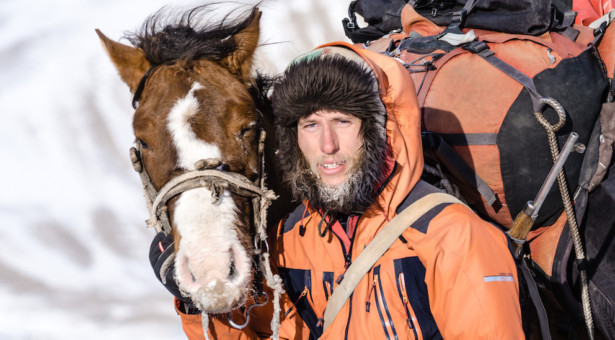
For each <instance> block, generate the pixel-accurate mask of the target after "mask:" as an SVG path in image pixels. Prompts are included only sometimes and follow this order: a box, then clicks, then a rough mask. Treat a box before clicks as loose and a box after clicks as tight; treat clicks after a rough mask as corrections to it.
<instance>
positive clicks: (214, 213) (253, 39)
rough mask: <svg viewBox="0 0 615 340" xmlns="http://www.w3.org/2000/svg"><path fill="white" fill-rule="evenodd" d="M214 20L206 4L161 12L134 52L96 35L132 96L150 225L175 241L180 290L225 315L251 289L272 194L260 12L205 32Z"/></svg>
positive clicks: (136, 39) (136, 154) (136, 153)
mask: <svg viewBox="0 0 615 340" xmlns="http://www.w3.org/2000/svg"><path fill="white" fill-rule="evenodd" d="M209 13H211V10H210V7H208V6H201V7H197V8H194V9H192V10H190V11H188V12H186V13H184V14H182V15H180V16H178V17H177V18H175V22H172V23H168V22H165V21H164V20H167V19H168V18H166V17H165V16H164V15H163V14H165V13H163V12H158V13H156V14H155V15H153V16H151V17H150V18H148V19H147V21H146V22H145V23H144V25H143V27H142V29H141V31H140V32H139V33H136V34H133V35H130V36H129V37H128V39H129V41H130V42H131V43H132V45H133V46H134V47H133V46H128V45H124V44H121V43H118V42H115V41H112V40H110V39H109V38H107V37H106V36H104V35H103V34H102V33H101V32H100V31H98V30H97V33H98V35H99V37H100V39H101V41H102V43H103V45H104V47H105V49H106V51H107V53H108V55H109V56H110V58H111V60H112V61H113V63H114V65H115V66H116V68H117V70H118V71H119V75H120V77H121V78H122V80H123V81H124V82H125V83H126V84H127V85H128V87H129V89H130V92H131V93H132V94H133V96H134V97H133V106H134V107H135V108H136V110H135V113H134V118H133V128H134V134H135V137H136V150H133V154H132V157H133V162H134V163H136V169H137V170H138V171H140V172H141V177H142V179H143V182H144V188H145V192H146V200H147V201H148V206H149V207H150V213H151V214H152V218H151V219H150V223H151V224H152V225H155V226H157V227H158V228H159V229H162V230H165V231H167V232H170V233H172V234H173V236H174V244H175V249H176V252H175V254H176V256H175V263H174V265H175V268H176V280H177V281H178V283H179V287H180V290H181V291H182V292H183V293H184V294H186V295H187V296H190V297H191V299H192V301H193V302H194V303H195V304H196V306H197V307H198V308H199V309H201V310H202V311H204V312H206V313H221V312H228V311H230V310H231V309H233V308H236V307H237V306H240V305H242V304H243V303H244V302H245V300H246V298H247V296H248V295H249V292H250V291H251V287H252V278H253V275H252V274H253V270H252V269H253V265H254V262H255V261H253V256H254V254H255V253H257V254H258V253H259V249H258V248H259V247H260V240H264V238H265V235H264V227H263V224H264V221H263V220H264V219H265V215H264V214H263V212H264V210H266V207H267V205H268V203H269V201H270V200H271V199H272V198H273V197H272V193H271V191H268V190H266V189H265V187H264V185H263V161H262V158H261V157H262V153H263V145H262V142H263V139H264V138H263V136H262V135H261V129H262V126H263V124H264V122H263V119H264V118H265V119H266V118H267V117H263V115H262V114H261V112H260V111H259V109H258V108H257V104H258V105H262V104H263V103H265V102H264V101H263V99H264V98H265V96H264V95H263V93H262V92H260V90H262V87H259V86H258V85H259V84H263V83H264V82H260V83H259V84H257V81H256V79H255V77H254V75H253V73H252V61H253V53H254V50H255V49H256V47H257V45H258V39H259V19H260V17H261V12H260V11H259V10H258V9H256V8H254V9H253V10H252V11H251V12H250V13H249V14H248V15H244V16H243V18H240V19H235V20H229V19H228V17H227V18H226V19H225V20H223V21H222V22H218V23H214V24H208V25H206V26H203V25H200V24H199V25H197V23H200V22H203V21H204V20H203V18H204V16H205V15H207V14H209ZM276 211H280V210H279V209H276ZM255 220H256V222H255ZM261 221H263V223H259V222H261ZM255 234H257V235H258V236H259V237H257V238H256V239H255V240H253V239H252V236H253V235H255Z"/></svg>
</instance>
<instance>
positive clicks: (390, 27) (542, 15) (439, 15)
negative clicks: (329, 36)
mask: <svg viewBox="0 0 615 340" xmlns="http://www.w3.org/2000/svg"><path fill="white" fill-rule="evenodd" d="M568 2H572V1H571V0H568ZM406 3H407V4H408V5H410V6H412V7H413V8H414V10H415V11H416V12H418V13H419V14H420V15H422V16H423V17H425V18H427V19H429V20H430V21H432V22H433V23H435V24H437V25H438V26H448V25H451V24H453V25H456V26H458V27H462V28H478V29H484V30H491V31H499V32H505V33H512V34H528V35H535V36H537V35H541V34H543V33H545V32H547V31H552V30H563V29H565V28H566V27H568V26H569V25H570V24H572V23H573V21H574V19H575V15H574V13H573V12H571V11H570V10H571V7H572V4H571V3H570V4H568V3H567V1H566V0H553V3H552V1H545V0H354V1H352V2H351V3H350V5H349V6H348V16H349V18H345V19H343V20H342V25H343V27H344V32H345V33H346V36H347V37H348V38H350V40H352V41H353V42H354V43H365V42H368V41H373V40H376V39H378V38H380V37H382V36H384V35H387V34H389V33H392V32H395V31H399V30H401V28H402V27H401V20H400V19H401V11H402V9H403V7H404V6H405V5H406ZM555 3H557V5H556V4H555ZM559 9H561V10H559ZM562 10H563V11H562ZM357 14H358V15H360V16H362V17H363V19H364V21H365V22H366V23H367V24H368V26H367V27H363V28H361V27H359V24H358V23H357V18H356V15H357Z"/></svg>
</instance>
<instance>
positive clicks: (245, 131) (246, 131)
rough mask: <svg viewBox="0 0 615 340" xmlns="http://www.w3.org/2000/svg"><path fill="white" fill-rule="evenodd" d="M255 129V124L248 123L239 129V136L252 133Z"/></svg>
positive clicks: (247, 135) (246, 135)
mask: <svg viewBox="0 0 615 340" xmlns="http://www.w3.org/2000/svg"><path fill="white" fill-rule="evenodd" d="M255 131H256V126H255V125H249V126H247V127H245V128H243V129H241V131H239V134H238V136H239V138H246V137H249V136H251V135H252V134H253V132H255Z"/></svg>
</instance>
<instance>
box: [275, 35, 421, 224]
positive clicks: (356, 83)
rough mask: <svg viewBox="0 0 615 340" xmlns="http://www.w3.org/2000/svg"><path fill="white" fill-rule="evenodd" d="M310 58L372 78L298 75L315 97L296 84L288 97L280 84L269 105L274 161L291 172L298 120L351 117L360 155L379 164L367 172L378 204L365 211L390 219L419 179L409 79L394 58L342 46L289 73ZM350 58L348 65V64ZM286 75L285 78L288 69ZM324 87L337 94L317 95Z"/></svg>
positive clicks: (325, 49)
mask: <svg viewBox="0 0 615 340" xmlns="http://www.w3.org/2000/svg"><path fill="white" fill-rule="evenodd" d="M313 58H323V59H328V60H331V62H334V63H335V62H340V63H342V64H344V62H345V63H346V64H354V65H355V67H356V65H359V66H360V67H361V68H363V69H365V70H366V74H368V77H369V78H370V79H371V80H370V81H366V80H365V79H353V78H352V77H350V78H348V76H346V75H344V77H343V78H344V79H343V80H338V78H339V77H335V76H331V75H329V74H328V73H326V72H321V74H314V75H312V74H304V75H303V79H306V80H305V82H306V83H309V84H310V86H312V87H313V88H315V89H318V91H317V93H310V92H309V91H307V90H306V89H307V88H309V87H310V86H298V87H299V88H300V90H298V91H295V90H294V88H296V87H297V86H296V83H295V86H294V88H293V91H292V92H293V93H290V92H291V91H289V90H288V89H284V86H281V87H278V88H276V89H275V90H274V93H273V95H272V101H273V105H274V111H275V125H276V130H277V131H276V133H277V136H278V141H279V148H280V149H279V151H278V152H279V154H281V155H283V157H279V162H280V164H279V166H280V168H281V170H282V173H284V174H286V173H288V171H290V170H291V169H293V165H294V164H293V162H296V160H297V159H299V158H300V151H299V150H298V146H297V144H296V140H297V130H296V124H297V121H298V120H299V119H300V118H301V117H305V116H308V115H309V114H311V113H313V112H316V111H318V110H323V109H324V110H326V109H330V110H339V111H342V112H346V113H350V114H353V115H355V116H357V117H359V118H361V119H362V122H363V123H362V128H361V130H362V133H363V138H364V142H365V146H364V147H365V152H364V157H375V156H374V154H376V156H377V154H379V153H382V157H381V158H379V160H378V163H379V167H378V168H374V167H372V169H371V170H370V172H373V174H372V178H371V180H374V181H375V182H376V183H383V184H384V188H380V190H379V191H378V193H377V197H376V198H375V202H376V203H377V204H375V205H374V204H372V205H371V206H370V208H369V209H368V210H367V211H366V212H365V213H366V214H368V213H369V211H370V210H372V209H377V210H380V211H382V212H384V213H385V216H386V218H387V219H390V218H392V217H393V216H394V214H395V212H396V209H397V207H398V205H399V204H400V203H401V202H402V201H403V199H404V198H405V197H406V196H407V195H408V193H409V192H410V190H411V189H412V188H413V187H414V185H415V184H416V183H417V182H418V181H419V179H420V176H421V173H422V170H423V156H422V147H421V138H420V112H419V108H418V103H417V99H416V93H415V90H414V85H413V82H412V79H411V77H410V75H409V73H408V71H407V70H406V69H405V68H404V66H403V65H402V64H401V63H400V62H398V61H397V60H395V59H393V58H390V57H387V56H383V55H380V54H378V53H376V52H371V51H368V50H364V49H361V48H357V47H356V46H354V45H350V44H347V43H344V42H335V43H331V44H327V45H323V46H321V47H319V48H317V49H315V50H314V51H311V52H309V53H306V54H304V55H302V56H299V57H298V58H296V59H295V61H294V62H293V63H291V65H290V66H289V69H294V72H293V73H297V70H300V67H296V65H297V64H300V63H301V62H302V61H306V60H307V61H308V62H309V60H311V59H313ZM349 60H350V61H352V63H348V61H349ZM344 65H345V64H344ZM351 66H352V65H351ZM337 68H338V69H339V66H338V67H337ZM350 73H352V72H348V74H350ZM355 73H357V72H355ZM285 74H286V75H288V69H287V72H286V73H285ZM363 78H365V77H363ZM374 80H375V81H374ZM336 81H337V82H341V81H343V82H344V83H343V84H340V83H338V84H337V85H335V86H330V84H329V83H327V82H336ZM319 82H322V84H320V83H319ZM314 83H315V85H314ZM323 88H335V89H338V90H336V91H322V89H323ZM294 92H298V94H297V93H294ZM286 180H287V181H288V180H289V178H286ZM375 194H376V193H374V195H375ZM371 199H372V200H373V199H374V198H373V197H371ZM374 213H376V211H374Z"/></svg>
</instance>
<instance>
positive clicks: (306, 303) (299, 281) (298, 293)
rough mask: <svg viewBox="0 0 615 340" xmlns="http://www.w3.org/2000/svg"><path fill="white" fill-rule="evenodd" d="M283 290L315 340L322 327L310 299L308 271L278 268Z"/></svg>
mask: <svg viewBox="0 0 615 340" xmlns="http://www.w3.org/2000/svg"><path fill="white" fill-rule="evenodd" d="M278 271H279V273H280V276H281V278H282V281H283V282H284V289H285V290H286V292H287V293H288V297H289V298H290V300H291V301H292V302H293V304H294V306H293V307H294V308H296V309H297V312H299V315H300V316H301V319H303V321H304V322H305V324H306V325H307V326H308V328H309V329H310V332H311V333H312V334H313V335H314V336H316V338H318V337H320V336H321V335H322V326H321V325H318V317H317V316H316V313H315V312H314V308H313V298H312V276H311V272H310V271H309V270H303V269H291V268H282V267H280V268H278Z"/></svg>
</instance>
